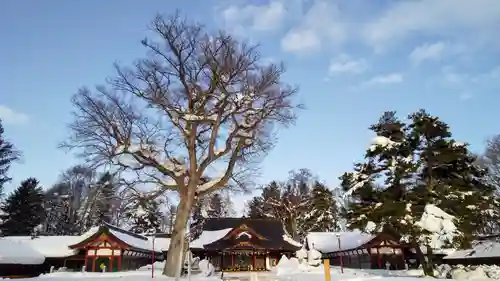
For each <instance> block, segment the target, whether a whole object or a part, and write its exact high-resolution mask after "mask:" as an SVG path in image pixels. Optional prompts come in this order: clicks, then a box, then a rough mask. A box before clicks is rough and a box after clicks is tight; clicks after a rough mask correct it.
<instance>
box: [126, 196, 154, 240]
mask: <svg viewBox="0 0 500 281" xmlns="http://www.w3.org/2000/svg"><path fill="white" fill-rule="evenodd" d="M160 205H161V202H159V201H157V200H146V199H144V198H138V199H137V200H136V202H135V204H134V207H133V208H132V209H131V210H130V211H129V212H128V214H127V216H128V218H129V220H130V225H131V227H130V231H132V232H135V233H157V232H161V231H160V226H161V219H162V214H161V212H160Z"/></svg>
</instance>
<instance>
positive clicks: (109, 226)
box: [103, 222, 149, 241]
mask: <svg viewBox="0 0 500 281" xmlns="http://www.w3.org/2000/svg"><path fill="white" fill-rule="evenodd" d="M103 225H104V226H106V227H108V228H110V229H112V230H116V231H118V232H121V233H123V234H127V235H130V236H132V237H135V238H137V239H141V240H145V241H147V240H149V239H148V238H147V237H146V236H143V235H141V234H138V233H134V232H132V231H128V230H125V229H123V228H120V227H118V226H116V225H113V224H110V223H108V222H103Z"/></svg>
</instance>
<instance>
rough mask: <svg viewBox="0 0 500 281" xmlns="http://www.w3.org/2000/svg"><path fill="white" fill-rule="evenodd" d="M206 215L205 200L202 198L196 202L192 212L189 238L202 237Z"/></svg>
mask: <svg viewBox="0 0 500 281" xmlns="http://www.w3.org/2000/svg"><path fill="white" fill-rule="evenodd" d="M204 223H205V217H204V216H203V200H202V199H200V200H198V201H197V202H196V204H195V205H194V207H193V211H192V213H191V224H190V230H189V235H190V236H189V238H190V240H191V241H193V240H195V239H197V238H198V237H200V235H201V233H202V232H203V224H204Z"/></svg>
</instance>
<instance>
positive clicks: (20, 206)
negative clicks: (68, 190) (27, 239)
mask: <svg viewBox="0 0 500 281" xmlns="http://www.w3.org/2000/svg"><path fill="white" fill-rule="evenodd" d="M43 200H44V193H43V190H42V188H41V187H39V186H38V181H37V180H36V179H34V178H28V179H26V180H24V181H23V182H21V185H20V186H19V187H18V188H17V189H16V190H14V191H13V192H12V193H11V194H10V195H9V196H8V198H7V199H6V200H5V204H4V206H2V207H1V210H2V211H3V213H4V214H3V215H2V221H3V223H2V225H0V229H1V231H2V234H3V235H5V236H9V235H12V236H15V235H17V236H19V235H31V234H32V233H33V232H34V230H35V228H37V227H38V226H39V225H40V224H42V223H43V219H44V215H45V214H44V208H43Z"/></svg>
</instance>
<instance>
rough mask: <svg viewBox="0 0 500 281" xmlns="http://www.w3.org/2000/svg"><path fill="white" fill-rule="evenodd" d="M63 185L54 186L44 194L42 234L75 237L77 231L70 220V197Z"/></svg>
mask: <svg viewBox="0 0 500 281" xmlns="http://www.w3.org/2000/svg"><path fill="white" fill-rule="evenodd" d="M67 192H68V189H67V185H65V184H61V183H59V184H56V185H54V186H53V187H52V188H50V189H49V190H47V192H46V193H45V199H44V204H43V206H44V208H45V214H46V216H45V223H44V227H43V232H44V233H46V234H50V235H75V234H78V233H79V231H78V229H77V227H76V225H75V223H74V221H72V220H71V215H70V212H71V198H70V197H71V196H70V195H69V194H67Z"/></svg>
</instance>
